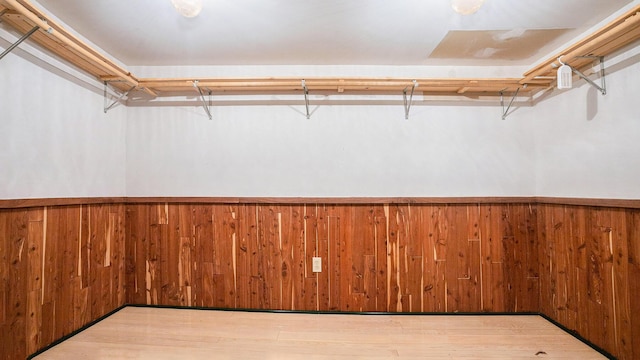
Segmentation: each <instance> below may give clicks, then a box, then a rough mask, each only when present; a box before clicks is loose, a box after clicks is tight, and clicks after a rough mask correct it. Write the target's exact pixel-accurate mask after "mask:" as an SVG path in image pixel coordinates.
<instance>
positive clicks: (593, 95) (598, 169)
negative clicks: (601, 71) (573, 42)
mask: <svg viewBox="0 0 640 360" xmlns="http://www.w3.org/2000/svg"><path fill="white" fill-rule="evenodd" d="M605 64H606V65H607V66H606V72H607V73H608V75H606V87H607V94H606V95H605V96H603V95H601V94H600V92H598V91H597V90H596V89H595V88H594V87H592V86H590V85H588V84H587V83H585V82H584V81H579V82H575V81H574V88H573V89H571V90H564V91H559V90H555V93H556V96H553V97H551V98H549V99H546V100H544V101H542V102H541V103H539V104H538V105H536V106H535V107H534V108H531V109H529V111H528V116H527V117H526V121H527V122H529V121H533V122H534V128H535V129H536V131H535V144H536V166H535V174H536V194H537V195H539V196H561V197H587V198H615V199H640V109H639V107H638V101H639V99H640V98H639V97H638V94H640V47H636V48H634V49H631V50H629V51H626V52H623V53H621V54H619V55H618V56H615V57H611V58H607V59H605ZM596 83H598V84H599V83H600V82H599V80H596Z"/></svg>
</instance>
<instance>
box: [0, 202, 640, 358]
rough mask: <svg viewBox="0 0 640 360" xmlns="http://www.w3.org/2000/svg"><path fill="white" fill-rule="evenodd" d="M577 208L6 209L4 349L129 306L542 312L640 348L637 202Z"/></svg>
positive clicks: (0, 246) (1, 274) (1, 297)
mask: <svg viewBox="0 0 640 360" xmlns="http://www.w3.org/2000/svg"><path fill="white" fill-rule="evenodd" d="M574 201H575V200H574ZM584 201H585V202H588V200H586V199H585V200H584ZM570 204H572V205H569V204H557V203H553V204H551V203H544V202H536V201H532V202H522V203H515V202H504V203H496V202H492V201H491V199H488V200H487V201H485V202H479V203H475V204H472V203H466V204H465V203H463V202H455V203H451V204H445V203H440V202H438V203H434V204H428V203H419V204H415V203H406V204H399V203H393V204H383V203H374V204H365V203H354V204H347V203H341V204H336V205H326V204H322V203H318V202H314V203H312V204H306V205H305V204H304V203H302V202H301V203H297V204H296V203H290V202H286V203H280V204H269V203H266V202H256V203H246V202H239V203H234V204H225V203H222V202H214V203H206V202H203V201H198V202H181V201H171V202H150V203H142V202H137V201H133V202H129V201H125V202H123V203H116V202H115V200H113V201H111V200H109V201H107V202H106V203H105V204H75V203H74V204H72V205H67V206H33V207H21V206H18V207H16V208H5V209H0V291H1V292H0V331H1V334H2V336H1V337H0V358H3V359H21V358H24V357H25V356H26V355H28V354H31V353H33V352H35V351H37V350H38V349H40V348H42V347H44V346H47V345H48V344H50V343H51V342H53V341H55V340H57V339H59V338H61V337H63V336H64V335H66V334H68V333H70V332H72V331H74V330H77V329H78V328H80V327H82V326H83V325H85V324H87V323H89V322H91V321H93V320H95V319H97V318H99V317H101V316H102V315H104V314H106V313H108V312H110V311H112V310H114V309H116V308H118V307H120V306H122V305H123V304H126V303H132V304H157V305H169V306H193V307H223V308H251V309H285V310H312V311H314V310H320V311H332V310H335V311H389V312H398V311H403V312H404V311H406V312H456V311H457V312H540V313H542V314H544V315H546V316H548V317H550V318H552V319H553V320H555V321H557V322H558V323H560V324H561V325H563V326H565V327H566V328H568V329H570V330H572V331H575V332H576V333H577V334H579V335H580V336H582V337H583V338H585V339H587V340H588V341H590V342H592V343H593V344H595V345H597V346H599V347H601V348H602V349H604V350H606V351H607V352H609V353H611V354H612V355H614V356H616V357H618V358H620V359H635V358H639V357H640V326H638V324H640V281H639V280H638V279H640V206H637V204H636V203H634V204H635V205H634V208H629V207H624V206H622V207H606V206H592V205H589V204H578V203H570ZM594 205H597V204H594ZM632 205H633V204H632ZM314 256H319V257H321V258H322V262H323V263H322V267H323V271H322V272H321V273H313V272H312V257H314Z"/></svg>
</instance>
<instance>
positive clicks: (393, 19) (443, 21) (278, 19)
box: [38, 0, 631, 66]
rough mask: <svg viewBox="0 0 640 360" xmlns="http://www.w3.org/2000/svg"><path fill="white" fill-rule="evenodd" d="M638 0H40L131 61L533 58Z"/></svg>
mask: <svg viewBox="0 0 640 360" xmlns="http://www.w3.org/2000/svg"><path fill="white" fill-rule="evenodd" d="M630 2H631V0H535V1H524V0H486V1H485V4H484V5H483V7H482V8H481V9H480V10H479V11H478V12H477V13H476V14H473V15H468V16H463V15H459V14H457V13H455V12H454V11H453V10H452V8H451V6H450V0H204V9H203V11H202V13H201V14H200V15H199V16H198V17H196V18H184V17H182V16H181V15H179V14H178V13H177V12H176V11H175V10H174V8H173V7H172V5H171V2H170V0H119V1H116V0H90V1H89V0H39V1H38V3H39V4H41V5H42V6H43V7H44V8H45V9H46V10H48V11H49V12H50V13H52V14H53V15H55V16H56V17H57V18H59V19H60V20H62V21H63V22H64V23H66V24H67V25H68V26H69V27H70V28H72V29H73V30H75V31H76V32H78V33H80V34H82V35H83V36H84V37H85V38H86V39H88V40H90V41H91V42H93V43H94V44H96V45H97V46H99V47H101V48H102V49H104V50H105V51H107V52H108V53H109V54H110V55H111V56H113V57H115V58H116V59H118V60H120V61H121V62H123V63H124V64H126V65H130V66H135V65H443V64H447V65H532V64H533V63H535V62H536V61H537V60H539V59H540V58H541V57H544V56H546V55H548V53H549V52H550V51H553V50H554V49H555V48H557V47H558V46H561V45H563V44H564V43H565V42H567V41H569V40H571V39H573V38H574V37H576V36H579V35H580V34H582V33H583V32H584V31H586V30H587V29H589V28H590V27H592V26H593V25H595V24H597V23H598V22H600V21H602V20H603V19H605V18H606V17H608V16H609V15H611V14H612V13H614V12H616V11H617V10H619V9H620V8H622V7H624V6H625V5H627V4H629V3H630ZM562 29H568V30H566V31H564V32H563V31H561V30H562ZM527 30H555V31H549V32H548V33H545V32H544V31H537V32H533V31H529V32H527ZM450 32H451V33H450ZM449 34H450V36H447V35H449ZM536 34H537V35H536ZM453 35H455V36H453ZM534 38H535V39H537V41H534V40H533V39H534ZM445 39H449V40H446V41H445V42H443V40H445ZM452 39H453V40H452ZM478 39H483V40H482V41H483V42H482V43H479V42H478V41H480V40H478ZM540 39H542V40H544V41H543V42H542V43H543V44H546V45H542V47H541V48H539V49H537V47H538V45H537V44H535V43H537V42H539V41H540ZM492 42H493V43H492ZM534 44H535V45H534ZM458 45H459V46H460V48H461V49H464V51H462V50H461V51H460V52H459V53H458V52H456V51H455V48H456V46H458ZM474 46H475V47H474ZM534 46H535V48H536V49H531V48H532V47H534ZM436 48H438V50H439V51H438V52H436V53H434V56H431V55H432V52H433V51H434V49H436ZM470 49H471V50H470ZM442 50H446V51H444V52H443V51H442ZM452 50H454V51H452ZM510 50H513V51H510ZM523 50H528V51H524V52H523ZM443 53H444V54H446V56H445V57H443V56H442V55H440V56H436V55H437V54H443ZM516 54H518V55H516Z"/></svg>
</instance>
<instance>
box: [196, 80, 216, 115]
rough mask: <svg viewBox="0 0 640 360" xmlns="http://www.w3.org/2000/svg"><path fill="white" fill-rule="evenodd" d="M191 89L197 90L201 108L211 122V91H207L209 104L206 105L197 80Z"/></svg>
mask: <svg viewBox="0 0 640 360" xmlns="http://www.w3.org/2000/svg"><path fill="white" fill-rule="evenodd" d="M193 87H194V88H196V89H198V93H199V94H200V101H202V108H203V109H204V111H205V112H206V113H207V116H208V117H209V120H212V119H213V117H212V116H211V90H208V94H209V103H208V104H207V102H206V101H205V99H204V93H203V92H202V89H201V88H200V86H198V80H195V81H194V82H193Z"/></svg>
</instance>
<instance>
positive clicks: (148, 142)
mask: <svg viewBox="0 0 640 360" xmlns="http://www.w3.org/2000/svg"><path fill="white" fill-rule="evenodd" d="M400 98H401V97H400ZM312 108H314V107H312ZM303 112H304V106H303V105H300V106H292V107H289V106H283V105H274V106H221V107H214V108H213V120H212V121H209V120H208V119H207V117H206V116H205V114H204V111H203V109H202V108H195V107H191V108H184V107H183V108H170V107H169V108H147V107H144V108H137V107H130V108H129V109H128V116H129V119H128V122H127V152H128V161H127V195H128V196H502V195H505V196H506V195H523V196H528V195H532V194H533V191H534V189H535V184H534V176H533V174H532V171H533V170H532V169H533V165H534V159H533V156H532V155H533V152H532V149H533V137H532V136H530V133H531V129H530V128H529V127H528V126H527V124H525V123H522V122H519V121H502V120H501V119H500V117H501V109H500V108H499V107H467V106H462V107H457V106H456V107H451V106H414V107H413V108H412V110H411V115H410V119H409V120H405V119H404V109H403V107H402V105H397V106H381V105H373V106H361V105H357V106H354V105H340V106H320V107H318V108H316V110H315V112H314V113H313V114H312V116H311V119H309V120H307V119H306V118H305V116H304V114H303Z"/></svg>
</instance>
